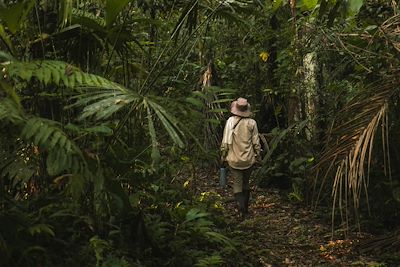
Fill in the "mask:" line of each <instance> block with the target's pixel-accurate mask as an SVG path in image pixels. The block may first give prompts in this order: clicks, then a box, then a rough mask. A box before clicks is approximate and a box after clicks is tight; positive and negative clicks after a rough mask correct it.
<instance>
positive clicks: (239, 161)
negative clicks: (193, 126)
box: [221, 116, 261, 170]
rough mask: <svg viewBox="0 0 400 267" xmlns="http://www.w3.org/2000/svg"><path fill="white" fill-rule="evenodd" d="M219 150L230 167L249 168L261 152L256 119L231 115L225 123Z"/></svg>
mask: <svg viewBox="0 0 400 267" xmlns="http://www.w3.org/2000/svg"><path fill="white" fill-rule="evenodd" d="M235 125H236V127H235ZM234 127H235V129H233V128H234ZM221 152H222V156H223V157H224V158H225V159H226V161H227V162H228V164H229V166H230V167H232V168H234V169H239V170H244V169H248V168H250V167H251V166H252V165H253V164H254V163H255V162H256V157H258V156H259V155H260V153H261V146H260V140H259V137H258V129H257V123H256V121H255V120H253V119H251V118H241V117H239V116H231V117H230V118H229V119H228V120H227V122H226V124H225V128H224V136H223V138H222V143H221Z"/></svg>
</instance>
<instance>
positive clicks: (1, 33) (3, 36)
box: [0, 24, 16, 55]
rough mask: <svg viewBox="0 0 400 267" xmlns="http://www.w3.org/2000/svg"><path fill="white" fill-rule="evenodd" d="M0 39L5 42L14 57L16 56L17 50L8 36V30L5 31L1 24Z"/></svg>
mask: <svg viewBox="0 0 400 267" xmlns="http://www.w3.org/2000/svg"><path fill="white" fill-rule="evenodd" d="M0 38H1V39H2V40H3V42H4V43H5V44H6V46H7V48H8V50H9V51H10V53H11V54H12V55H15V54H16V52H15V48H14V45H13V44H12V42H11V39H10V36H9V35H8V34H7V32H6V30H5V29H4V26H3V25H2V24H0Z"/></svg>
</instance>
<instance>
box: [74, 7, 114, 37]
mask: <svg viewBox="0 0 400 267" xmlns="http://www.w3.org/2000/svg"><path fill="white" fill-rule="evenodd" d="M72 23H77V24H80V25H83V26H85V27H87V28H89V29H94V30H97V31H104V29H105V27H106V20H105V19H104V18H102V17H100V16H96V15H94V14H92V13H90V12H87V11H85V10H82V9H77V8H73V9H72Z"/></svg>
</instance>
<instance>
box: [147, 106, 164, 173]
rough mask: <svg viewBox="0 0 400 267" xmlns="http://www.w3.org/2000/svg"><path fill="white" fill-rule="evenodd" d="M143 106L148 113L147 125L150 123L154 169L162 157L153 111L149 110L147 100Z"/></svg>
mask: <svg viewBox="0 0 400 267" xmlns="http://www.w3.org/2000/svg"><path fill="white" fill-rule="evenodd" d="M143 105H144V107H145V108H146V111H147V123H148V127H149V134H150V140H151V158H152V161H153V163H152V165H153V167H155V168H157V167H158V165H159V163H160V160H161V156H160V150H159V149H158V142H157V135H156V129H155V128H154V123H153V116H152V115H151V110H150V108H149V105H148V102H147V100H146V99H143Z"/></svg>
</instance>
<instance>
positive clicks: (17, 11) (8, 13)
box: [0, 0, 35, 34]
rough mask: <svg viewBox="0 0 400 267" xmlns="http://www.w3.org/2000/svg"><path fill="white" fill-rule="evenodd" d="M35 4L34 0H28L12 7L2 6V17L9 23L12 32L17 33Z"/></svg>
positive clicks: (0, 16) (0, 15) (0, 9)
mask: <svg viewBox="0 0 400 267" xmlns="http://www.w3.org/2000/svg"><path fill="white" fill-rule="evenodd" d="M34 4H35V1H34V0H28V1H22V2H19V3H17V4H14V5H13V6H11V7H0V19H1V20H2V21H3V22H4V23H5V24H6V25H7V27H8V29H9V30H10V32H12V33H13V34H15V33H16V32H17V30H18V29H19V27H20V25H21V23H22V22H23V21H24V20H25V18H26V16H27V15H28V13H29V12H30V11H31V9H32V8H33V5H34Z"/></svg>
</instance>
